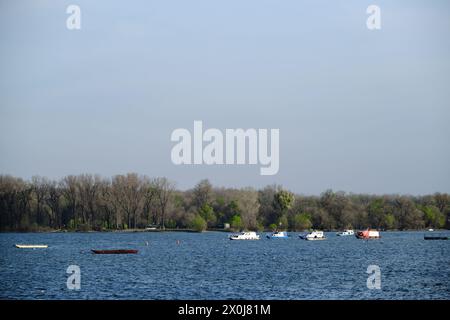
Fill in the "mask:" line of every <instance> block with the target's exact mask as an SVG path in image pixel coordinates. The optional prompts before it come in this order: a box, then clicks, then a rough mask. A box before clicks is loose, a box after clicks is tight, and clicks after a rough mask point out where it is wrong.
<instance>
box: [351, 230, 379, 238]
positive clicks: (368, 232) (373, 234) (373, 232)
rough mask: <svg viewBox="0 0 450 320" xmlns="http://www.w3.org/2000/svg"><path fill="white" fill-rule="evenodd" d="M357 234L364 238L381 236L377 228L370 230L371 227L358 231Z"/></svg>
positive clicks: (357, 236)
mask: <svg viewBox="0 0 450 320" xmlns="http://www.w3.org/2000/svg"><path fill="white" fill-rule="evenodd" d="M355 236H356V238H358V239H364V240H367V239H379V238H381V236H380V232H379V231H377V230H370V229H367V230H364V231H358V232H357V233H356V234H355Z"/></svg>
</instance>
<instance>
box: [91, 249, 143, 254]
mask: <svg viewBox="0 0 450 320" xmlns="http://www.w3.org/2000/svg"><path fill="white" fill-rule="evenodd" d="M92 252H93V253H95V254H136V253H138V250H133V249H112V250H94V249H92Z"/></svg>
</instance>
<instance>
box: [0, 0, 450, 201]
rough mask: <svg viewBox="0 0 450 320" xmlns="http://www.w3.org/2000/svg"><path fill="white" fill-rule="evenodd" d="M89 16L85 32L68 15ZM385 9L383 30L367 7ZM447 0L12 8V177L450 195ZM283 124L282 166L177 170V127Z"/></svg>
mask: <svg viewBox="0 0 450 320" xmlns="http://www.w3.org/2000/svg"><path fill="white" fill-rule="evenodd" d="M70 4H77V5H79V6H80V8H81V14H82V20H81V26H82V28H81V30H77V31H69V30H67V28H66V19H67V17H68V15H67V14H66V8H67V6H68V5H70ZM370 4H377V5H379V6H380V8H381V19H382V20H381V21H382V22H381V26H382V29H381V30H377V31H370V30H368V29H367V28H366V19H367V14H366V8H367V6H368V5H370ZM449 9H450V4H449V3H448V2H446V1H433V2H429V1H424V0H423V1H395V2H393V1H376V2H374V1H357V0H355V1H344V0H342V1H260V0H246V1H237V0H232V1H207V0H204V1H181V0H180V1H132V2H125V1H2V2H1V3H0V37H1V42H0V52H1V59H0V70H1V72H0V92H1V99H0V173H3V174H12V175H16V176H21V177H24V178H30V177H31V176H32V175H43V176H48V177H51V178H60V177H62V176H64V175H67V174H79V173H98V174H101V175H103V176H111V175H114V174H118V173H125V172H138V173H140V174H146V175H149V176H167V177H169V178H170V179H172V180H175V181H177V183H178V187H180V188H182V189H185V188H189V187H191V186H193V185H194V184H195V183H196V182H197V181H199V180H200V179H202V178H209V179H210V180H211V182H212V183H214V184H215V185H219V186H235V187H241V186H253V187H256V188H259V187H262V186H264V185H267V184H271V183H277V184H282V185H283V186H285V187H286V188H289V189H291V190H293V191H295V192H298V193H304V194H319V193H320V192H322V191H324V190H325V189H328V188H332V189H335V190H344V191H347V192H355V193H360V192H364V193H407V194H424V193H433V192H450V165H449V163H450V144H449V138H450V125H449V123H450V122H449V120H450V103H449V102H450V60H449V57H450V40H449V39H450V36H449V33H450V10H449ZM194 120H202V121H203V124H204V126H205V127H206V128H211V127H212V128H218V129H222V130H225V128H239V127H241V128H279V129H280V170H279V173H278V174H277V175H275V176H260V175H259V166H206V165H205V166H175V165H173V164H172V162H171V160H170V150H171V148H172V146H173V145H174V143H172V142H171V141H170V134H171V132H172V131H173V130H174V129H176V128H188V129H189V130H192V127H193V121H194Z"/></svg>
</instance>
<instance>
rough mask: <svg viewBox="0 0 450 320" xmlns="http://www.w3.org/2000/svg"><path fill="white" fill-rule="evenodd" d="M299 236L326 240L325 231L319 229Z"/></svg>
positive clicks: (304, 238) (306, 238)
mask: <svg viewBox="0 0 450 320" xmlns="http://www.w3.org/2000/svg"><path fill="white" fill-rule="evenodd" d="M299 237H300V239H303V240H325V239H326V237H325V235H324V233H323V231H317V230H315V231H313V232H310V233H308V234H306V235H299Z"/></svg>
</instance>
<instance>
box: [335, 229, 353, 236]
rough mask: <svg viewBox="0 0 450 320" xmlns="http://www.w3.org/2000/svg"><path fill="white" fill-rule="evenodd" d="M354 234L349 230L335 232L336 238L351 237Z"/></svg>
mask: <svg viewBox="0 0 450 320" xmlns="http://www.w3.org/2000/svg"><path fill="white" fill-rule="evenodd" d="M354 234H355V231H353V230H351V229H347V230H344V231H341V232H337V233H336V235H337V236H340V237H342V236H353V235H354Z"/></svg>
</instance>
